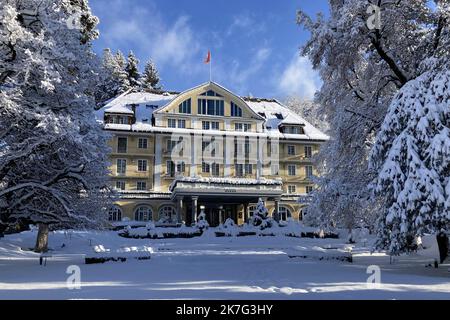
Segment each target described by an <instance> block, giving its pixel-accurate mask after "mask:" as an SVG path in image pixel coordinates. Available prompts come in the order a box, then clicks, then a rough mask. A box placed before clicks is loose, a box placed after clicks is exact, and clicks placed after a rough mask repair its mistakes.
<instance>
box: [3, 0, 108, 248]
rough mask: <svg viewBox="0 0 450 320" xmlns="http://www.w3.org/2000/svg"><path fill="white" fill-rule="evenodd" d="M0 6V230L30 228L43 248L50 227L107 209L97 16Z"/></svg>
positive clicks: (78, 9)
mask: <svg viewBox="0 0 450 320" xmlns="http://www.w3.org/2000/svg"><path fill="white" fill-rule="evenodd" d="M0 6H1V8H2V11H1V12H0V43H2V45H0V61H2V63H1V64H0V114H1V116H0V224H16V223H22V224H25V223H33V224H38V225H39V232H38V237H37V240H36V248H35V250H36V251H45V250H46V249H47V243H48V231H49V228H50V226H53V227H54V228H56V227H80V226H89V227H98V226H99V225H100V224H101V223H102V222H103V220H104V219H105V218H106V212H105V208H107V207H108V206H109V205H110V203H111V202H110V200H111V199H110V198H111V197H110V195H111V194H110V192H109V188H108V187H107V186H108V168H107V163H108V162H107V152H108V147H107V137H106V135H105V133H104V131H103V130H102V128H101V126H100V125H99V124H98V123H96V121H95V120H94V119H95V118H94V116H93V112H94V106H95V101H94V98H93V92H92V88H95V84H96V83H97V82H98V77H97V75H98V70H97V67H96V60H95V59H94V54H93V52H92V50H91V44H90V41H91V40H92V39H94V38H95V37H96V35H97V32H96V31H95V25H96V21H97V19H96V18H95V17H94V16H92V15H91V13H90V9H89V7H88V5H87V1H85V0H77V1H58V2H57V3H55V1H52V0H42V1H39V2H37V1H34V0H23V1H20V2H16V1H6V0H0ZM74 17H75V18H77V19H80V21H78V22H79V23H75V27H74V25H73V24H70V23H69V21H71V19H72V20H73V19H74ZM79 17H81V18H79ZM3 44H6V45H3Z"/></svg>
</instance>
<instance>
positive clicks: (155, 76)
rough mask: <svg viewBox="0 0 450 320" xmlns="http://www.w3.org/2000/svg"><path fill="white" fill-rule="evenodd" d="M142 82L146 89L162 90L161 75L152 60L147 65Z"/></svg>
mask: <svg viewBox="0 0 450 320" xmlns="http://www.w3.org/2000/svg"><path fill="white" fill-rule="evenodd" d="M141 82H142V87H143V88H144V89H156V90H159V89H161V85H160V83H159V82H160V78H159V73H158V70H157V69H156V66H155V64H154V63H153V61H152V60H149V61H147V63H146V64H145V68H144V73H143V74H142V80H141Z"/></svg>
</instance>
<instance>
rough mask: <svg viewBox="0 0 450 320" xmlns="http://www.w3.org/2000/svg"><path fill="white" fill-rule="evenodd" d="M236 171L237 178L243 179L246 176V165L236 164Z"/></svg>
mask: <svg viewBox="0 0 450 320" xmlns="http://www.w3.org/2000/svg"><path fill="white" fill-rule="evenodd" d="M234 171H235V174H236V177H243V176H244V165H243V164H235V165H234Z"/></svg>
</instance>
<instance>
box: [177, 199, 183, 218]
mask: <svg viewBox="0 0 450 320" xmlns="http://www.w3.org/2000/svg"><path fill="white" fill-rule="evenodd" d="M182 212H183V197H177V222H181V217H182V215H181V213H182Z"/></svg>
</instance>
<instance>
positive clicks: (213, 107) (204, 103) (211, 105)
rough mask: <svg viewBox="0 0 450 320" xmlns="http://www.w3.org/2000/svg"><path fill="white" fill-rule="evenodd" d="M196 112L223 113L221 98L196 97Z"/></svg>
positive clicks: (214, 114) (217, 114) (212, 114)
mask: <svg viewBox="0 0 450 320" xmlns="http://www.w3.org/2000/svg"><path fill="white" fill-rule="evenodd" d="M197 111H198V114H207V115H210V116H223V115H224V101H223V100H210V99H198V109H197Z"/></svg>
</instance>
